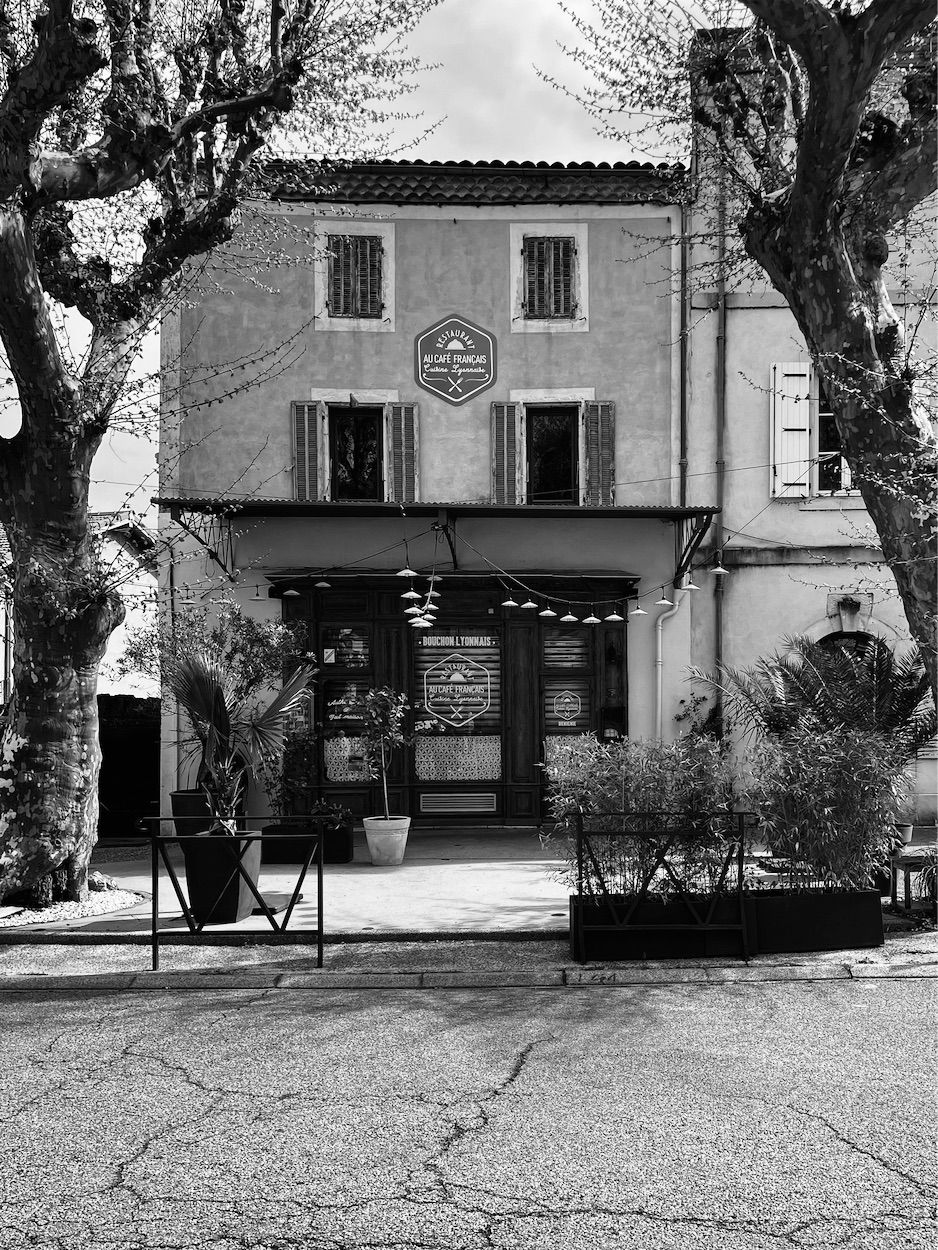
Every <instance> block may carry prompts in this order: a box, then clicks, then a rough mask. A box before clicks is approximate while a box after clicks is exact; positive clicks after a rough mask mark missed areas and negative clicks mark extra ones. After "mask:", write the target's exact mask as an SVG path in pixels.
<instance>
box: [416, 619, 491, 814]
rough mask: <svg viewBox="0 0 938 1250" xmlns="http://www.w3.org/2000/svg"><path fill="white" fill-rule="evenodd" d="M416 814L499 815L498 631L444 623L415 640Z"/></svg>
mask: <svg viewBox="0 0 938 1250" xmlns="http://www.w3.org/2000/svg"><path fill="white" fill-rule="evenodd" d="M413 675H414V676H413V680H414V689H413V700H412V701H413V706H414V709H415V730H416V738H415V741H414V758H413V765H414V776H415V781H416V789H417V814H418V815H423V816H430V815H447V816H495V815H498V814H499V813H500V808H501V803H500V797H501V784H502V779H503V766H502V730H503V718H502V661H501V632H500V628H499V627H498V626H497V625H496V624H495V623H491V624H488V623H480V622H475V623H463V624H450V623H449V622H447V623H446V625H445V627H440V628H439V629H433V630H427V631H426V632H425V633H424V632H422V633H420V634H418V636H417V637H416V638H415V639H414V665H413Z"/></svg>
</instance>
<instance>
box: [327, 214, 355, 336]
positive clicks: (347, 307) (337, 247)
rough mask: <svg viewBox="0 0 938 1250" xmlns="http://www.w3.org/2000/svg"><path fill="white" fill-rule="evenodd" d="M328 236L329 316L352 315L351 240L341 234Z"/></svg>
mask: <svg viewBox="0 0 938 1250" xmlns="http://www.w3.org/2000/svg"><path fill="white" fill-rule="evenodd" d="M328 238H329V302H328V311H329V316H330V317H350V316H351V315H352V247H351V244H352V240H351V239H350V238H348V237H347V236H346V235H342V234H330V235H329V236H328Z"/></svg>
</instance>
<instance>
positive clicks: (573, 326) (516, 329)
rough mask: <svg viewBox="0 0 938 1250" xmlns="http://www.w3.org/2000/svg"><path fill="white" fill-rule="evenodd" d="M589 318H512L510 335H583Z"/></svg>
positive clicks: (588, 326) (586, 329) (587, 328)
mask: <svg viewBox="0 0 938 1250" xmlns="http://www.w3.org/2000/svg"><path fill="white" fill-rule="evenodd" d="M589 328H590V324H589V317H512V319H511V332H512V334H585V333H586V332H587V331H588V330H589Z"/></svg>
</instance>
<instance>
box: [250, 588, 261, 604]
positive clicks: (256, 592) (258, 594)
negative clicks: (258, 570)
mask: <svg viewBox="0 0 938 1250" xmlns="http://www.w3.org/2000/svg"><path fill="white" fill-rule="evenodd" d="M251 598H252V599H253V600H254V602H255V603H257V602H258V601H259V600H260V599H261V598H263V596H262V595H261V588H260V586H255V587H254V594H253V595H251Z"/></svg>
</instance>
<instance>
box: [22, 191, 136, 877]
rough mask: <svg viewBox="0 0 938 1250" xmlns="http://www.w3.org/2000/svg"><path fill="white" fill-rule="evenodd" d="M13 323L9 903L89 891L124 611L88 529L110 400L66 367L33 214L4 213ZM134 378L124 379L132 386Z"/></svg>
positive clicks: (117, 383) (117, 381) (113, 381)
mask: <svg viewBox="0 0 938 1250" xmlns="http://www.w3.org/2000/svg"><path fill="white" fill-rule="evenodd" d="M0 287H2V289H3V290H4V291H5V292H7V293H8V294H7V297H6V298H5V299H4V300H3V301H2V302H0V329H2V334H3V342H4V345H5V347H6V350H7V354H8V357H9V362H10V368H11V370H12V372H13V375H14V378H15V380H16V384H17V387H18V391H19V395H20V401H21V405H22V415H23V422H22V426H21V429H20V431H19V433H18V434H16V435H15V436H14V437H13V438H12V439H9V440H7V441H6V443H5V445H4V447H3V454H2V458H0V521H2V522H3V525H4V528H5V530H6V533H7V535H8V538H9V542H10V549H11V554H12V567H13V635H14V650H13V674H12V676H13V690H12V698H11V701H10V703H9V705H8V706H7V708H6V709H5V713H4V721H3V727H2V740H0V898H4V897H5V896H7V895H9V894H11V893H13V892H16V891H17V890H21V889H23V888H27V887H31V886H34V885H35V884H36V883H37V882H38V881H39V880H41V878H43V877H44V876H45V875H46V874H48V873H50V872H52V871H53V870H60V871H61V872H62V881H63V884H64V887H65V888H64V892H65V894H66V896H67V897H70V898H80V897H82V895H83V893H84V891H85V890H86V888H87V864H88V857H89V854H90V851H91V846H92V845H93V842H94V838H95V832H96V827H97V810H98V798H97V783H98V771H99V767H100V750H99V747H98V711H97V671H98V666H99V664H100V661H101V657H102V656H103V654H104V649H105V646H106V644H107V639H108V636H109V635H110V633H111V631H112V630H113V629H114V627H115V626H116V625H117V624H119V623H120V621H121V620H122V619H123V616H124V609H123V605H122V604H121V602H120V598H119V596H118V595H117V594H116V593H115V592H114V591H113V590H110V589H108V587H107V585H106V583H105V578H104V576H103V573H102V571H101V570H100V568H99V565H98V561H97V558H96V552H95V546H94V538H93V535H92V534H91V533H90V532H89V529H88V486H89V475H90V469H91V461H92V458H93V456H94V453H95V451H96V450H97V448H98V445H99V443H100V441H101V437H102V435H103V432H104V429H105V428H106V410H107V407H108V404H109V397H110V396H111V395H112V394H114V393H116V391H112V390H110V389H108V390H107V391H102V390H101V388H100V386H97V385H95V386H92V387H91V388H90V390H91V391H92V392H93V394H94V396H95V399H96V401H97V405H102V404H103V408H102V407H101V406H94V405H89V400H88V390H89V388H88V387H87V386H83V385H82V384H81V383H80V382H79V381H78V380H77V379H75V378H73V377H72V376H71V375H70V374H69V372H68V370H67V369H66V367H65V365H64V363H63V361H62V359H61V356H60V354H59V351H58V348H57V346H56V343H55V337H54V332H53V328H52V326H51V325H50V322H49V313H48V306H47V302H46V299H45V296H44V295H43V292H42V288H41V287H40V285H39V281H38V278H37V276H36V267H35V258H34V256H33V253H32V247H31V244H30V239H29V235H28V233H27V231H26V228H25V223H24V220H23V218H22V216H21V214H19V213H18V212H17V211H16V210H7V211H0ZM121 380H122V379H121V378H119V377H112V378H111V379H110V383H111V384H112V385H113V386H114V387H116V388H119V386H120V384H121Z"/></svg>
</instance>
